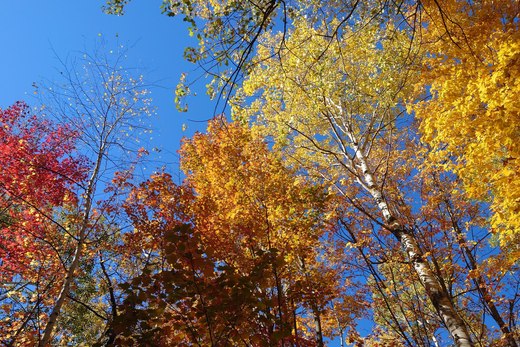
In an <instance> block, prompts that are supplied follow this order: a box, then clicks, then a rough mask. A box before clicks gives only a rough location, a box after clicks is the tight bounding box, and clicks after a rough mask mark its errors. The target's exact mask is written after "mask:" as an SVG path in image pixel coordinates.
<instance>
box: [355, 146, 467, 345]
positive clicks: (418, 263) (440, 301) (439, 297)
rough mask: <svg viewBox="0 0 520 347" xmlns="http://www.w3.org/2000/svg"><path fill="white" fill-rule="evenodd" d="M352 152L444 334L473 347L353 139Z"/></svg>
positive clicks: (449, 302)
mask: <svg viewBox="0 0 520 347" xmlns="http://www.w3.org/2000/svg"><path fill="white" fill-rule="evenodd" d="M351 139H352V142H353V144H352V148H353V149H354V151H355V152H356V159H357V160H356V161H357V163H356V164H357V166H358V168H359V169H360V171H361V175H360V176H361V178H362V179H363V181H364V186H365V187H366V189H367V190H368V192H369V193H370V194H371V195H372V197H373V198H374V200H375V202H376V204H377V206H378V208H379V209H380V210H381V213H382V214H383V219H384V221H385V223H386V224H387V226H386V227H387V228H388V230H389V231H390V232H391V233H392V234H393V235H394V236H395V237H396V238H397V240H398V241H399V242H400V243H401V245H402V246H403V247H404V250H405V252H406V254H407V256H408V258H409V259H410V261H411V262H412V265H413V267H414V269H415V272H416V273H417V275H418V276H419V278H420V280H421V283H422V284H423V285H424V288H425V290H426V293H427V295H428V297H429V299H430V301H431V302H432V304H433V307H435V309H436V311H437V313H438V314H439V316H440V317H441V319H442V321H443V322H444V324H445V325H446V327H447V328H448V331H449V333H450V335H451V337H452V339H453V341H454V342H455V346H457V347H473V342H472V341H471V338H470V335H469V331H468V328H467V326H466V324H465V322H464V321H463V320H462V318H461V317H460V316H459V314H458V312H457V310H456V309H455V307H454V305H453V303H452V301H451V297H450V295H449V293H448V292H447V291H446V289H445V288H444V287H443V286H442V285H441V283H440V282H439V281H438V279H437V278H436V277H435V275H434V274H433V272H432V270H431V269H430V267H429V266H428V263H427V262H426V260H425V259H424V256H423V254H422V252H421V250H420V248H419V245H418V244H417V242H416V240H415V239H414V237H413V235H412V233H411V231H410V230H407V229H406V228H405V227H404V226H403V225H401V224H400V223H399V222H398V221H397V219H396V218H395V217H394V216H393V215H392V213H391V212H390V209H389V207H388V205H387V203H386V201H385V200H384V199H383V194H382V192H381V190H380V188H379V186H378V185H377V184H376V181H375V178H374V176H373V175H372V172H371V171H370V169H369V167H368V165H367V161H366V158H365V156H364V154H363V153H362V149H360V148H359V147H358V146H357V141H355V139H354V138H353V137H351Z"/></svg>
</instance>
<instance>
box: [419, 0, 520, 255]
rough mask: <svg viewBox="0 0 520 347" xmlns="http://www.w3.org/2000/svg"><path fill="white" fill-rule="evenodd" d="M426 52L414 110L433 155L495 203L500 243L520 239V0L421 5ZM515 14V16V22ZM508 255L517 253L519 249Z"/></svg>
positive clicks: (469, 189) (471, 189) (469, 188)
mask: <svg viewBox="0 0 520 347" xmlns="http://www.w3.org/2000/svg"><path fill="white" fill-rule="evenodd" d="M424 6H425V13H427V14H428V16H426V23H425V29H424V30H423V33H422V34H423V41H424V45H425V49H426V51H427V57H426V59H425V61H424V66H423V75H422V76H423V78H422V79H421V87H422V88H423V89H422V91H424V90H425V89H426V88H428V87H429V88H430V90H429V91H430V93H431V98H429V99H428V100H426V101H423V102H420V103H417V104H415V105H413V106H412V107H411V109H413V110H414V111H415V112H416V114H417V116H418V117H419V118H420V120H421V131H422V133H423V140H424V141H426V142H427V143H428V144H429V145H431V146H432V147H433V148H434V153H433V154H432V155H431V159H433V162H434V163H436V164H441V165H444V167H445V168H446V169H448V170H452V171H453V172H455V173H457V175H458V176H459V177H460V178H461V179H462V181H463V183H464V187H465V189H466V190H467V193H468V195H469V196H470V197H471V198H474V199H479V200H488V201H490V202H491V209H492V211H493V216H492V217H491V225H492V228H493V230H494V231H495V232H497V233H499V237H500V240H501V244H502V245H507V244H513V245H514V244H518V242H519V241H520V180H519V179H518V177H519V175H520V159H519V157H520V114H519V112H520V33H519V32H518V20H517V18H516V17H515V16H516V15H517V14H518V9H519V5H518V2H517V1H509V0H501V1H493V2H490V1H485V2H470V1H468V2H455V1H446V2H442V3H441V4H440V5H439V4H438V3H437V2H434V1H427V2H425V3H424ZM515 18H516V19H515ZM511 256H512V257H513V258H518V256H520V253H519V250H518V248H516V251H515V250H514V249H513V250H512V254H511Z"/></svg>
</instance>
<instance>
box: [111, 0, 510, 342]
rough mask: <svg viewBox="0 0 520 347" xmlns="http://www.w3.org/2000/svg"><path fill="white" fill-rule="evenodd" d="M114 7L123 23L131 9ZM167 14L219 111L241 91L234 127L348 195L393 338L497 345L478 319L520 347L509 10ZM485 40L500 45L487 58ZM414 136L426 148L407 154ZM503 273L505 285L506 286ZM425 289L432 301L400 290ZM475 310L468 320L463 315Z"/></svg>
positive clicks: (277, 5) (216, 7)
mask: <svg viewBox="0 0 520 347" xmlns="http://www.w3.org/2000/svg"><path fill="white" fill-rule="evenodd" d="M111 3H112V4H115V5H116V8H117V9H118V10H121V9H122V7H123V6H124V5H125V4H126V3H127V1H122V2H120V1H113V2H111ZM118 6H119V7H118ZM164 10H165V12H166V13H167V14H169V15H177V14H182V15H184V16H185V18H186V19H187V20H188V21H189V22H190V23H192V30H194V32H195V33H197V35H198V36H197V37H198V39H199V42H200V46H199V47H198V48H195V49H194V48H189V49H188V50H187V58H188V59H189V60H192V61H195V62H199V63H200V64H202V65H203V66H205V67H207V66H208V65H204V63H205V62H208V61H209V62H210V65H211V64H213V65H211V66H210V68H209V69H208V70H209V73H210V74H213V76H215V78H216V80H217V82H218V83H220V84H217V88H220V89H218V91H220V92H221V93H223V95H224V96H226V97H229V96H230V95H231V94H230V88H231V89H232V88H235V87H236V83H237V82H238V81H240V77H241V76H245V77H246V80H245V81H244V83H243V85H242V88H241V90H240V91H239V92H238V93H237V96H236V99H235V100H234V102H235V103H236V104H237V105H235V106H234V107H235V108H234V112H235V117H236V118H237V119H240V120H243V121H244V122H252V123H253V126H256V127H257V129H261V130H260V131H262V132H263V133H264V134H267V135H268V136H272V138H273V139H274V140H275V148H277V149H283V150H284V151H285V160H287V162H288V163H290V164H291V165H292V167H293V168H294V169H295V170H299V171H300V172H307V173H308V174H309V175H310V176H311V177H314V178H316V179H317V181H319V182H320V183H323V182H325V183H326V184H329V185H330V186H331V187H332V188H331V189H332V190H336V191H337V192H338V194H339V195H340V196H343V205H340V207H339V208H338V210H339V212H340V224H341V225H342V226H343V228H344V229H345V230H342V231H340V232H339V233H343V234H342V235H343V236H344V238H345V239H346V240H347V244H351V245H353V249H354V250H355V251H356V252H357V254H358V255H359V257H360V260H361V261H362V262H364V264H365V266H366V269H367V271H369V273H370V274H371V276H373V277H374V279H373V280H372V279H370V281H372V282H371V283H369V284H370V285H371V287H372V288H373V289H375V290H376V291H377V293H376V294H377V295H380V296H381V297H382V298H383V297H384V298H385V299H386V303H387V310H386V312H385V313H384V314H386V315H387V317H383V318H385V319H386V321H387V324H388V326H389V327H390V328H391V329H394V330H395V331H394V332H393V333H392V334H394V333H395V334H396V335H397V336H399V338H400V339H405V340H406V338H408V337H409V338H410V339H411V340H409V342H408V344H409V345H414V344H421V345H422V344H425V343H430V342H431V343H437V340H436V339H437V338H436V337H435V330H436V327H438V326H442V325H445V326H447V327H448V330H449V331H450V334H451V336H452V337H453V339H454V340H455V342H456V344H457V345H472V344H473V343H472V342H471V340H472V339H473V340H475V341H476V342H475V343H483V344H489V343H495V344H496V343H499V342H498V340H497V339H495V337H490V340H489V341H486V342H482V341H483V339H484V338H483V337H482V336H484V335H488V336H489V335H490V334H489V331H491V330H492V329H491V327H490V326H488V324H487V322H486V320H485V318H484V319H477V318H476V317H477V316H478V313H477V312H480V314H481V315H483V316H485V315H486V314H487V313H489V314H490V315H491V317H492V318H493V320H495V322H496V323H497V324H498V326H499V328H500V330H501V333H502V335H503V340H504V341H507V342H506V343H507V344H509V345H511V346H515V345H516V341H515V337H514V334H515V329H516V326H515V324H514V321H515V318H514V317H515V315H514V314H513V313H512V312H513V311H514V307H515V305H516V302H517V300H516V294H517V292H516V291H515V289H514V288H515V280H514V279H513V278H514V277H515V274H517V271H518V268H517V266H516V265H515V262H516V259H517V258H518V257H517V253H518V252H517V247H516V244H517V243H516V242H514V240H516V236H515V235H516V234H517V231H516V229H517V225H516V220H517V219H518V218H516V217H517V216H516V215H517V213H518V209H517V208H516V206H517V205H518V204H517V201H516V200H518V196H517V191H518V189H516V184H515V183H516V181H515V180H514V178H513V177H514V174H515V173H516V172H517V171H518V165H517V157H518V156H517V152H518V150H517V148H516V147H515V145H514V144H515V143H516V142H518V141H515V140H516V139H517V137H518V134H517V133H518V131H517V130H518V129H517V126H516V123H515V120H516V118H518V112H517V111H518V110H517V108H518V107H517V103H515V101H516V99H518V98H516V99H515V98H514V95H516V94H515V93H517V89H518V88H516V84H515V79H514V78H512V76H514V72H515V71H516V70H517V69H515V67H516V65H518V64H516V65H515V62H516V59H517V57H516V56H517V51H518V49H517V45H516V44H515V39H516V36H517V32H518V25H517V24H518V23H517V19H518V18H517V13H518V11H517V6H516V5H515V4H514V3H513V2H511V1H503V2H498V3H496V2H495V3H492V4H491V3H489V4H480V3H478V4H475V3H473V2H457V3H455V2H442V3H441V2H438V1H431V2H430V1H426V2H414V1H410V2H382V3H378V2H360V1H353V2H333V1H327V2H307V1H290V2H278V1H269V2H208V1H202V0H201V1H188V2H182V3H181V2H175V1H168V2H165V3H164ZM231 23H233V24H235V25H230V24H231ZM228 28H229V29H228ZM279 29H281V30H280V32H279V33H277V31H278V30H279ZM490 36H491V37H493V38H494V41H493V42H492V43H490V44H487V41H488V38H489V37H490ZM516 41H517V40H516ZM228 64H229V65H228ZM226 66H230V69H229V70H226ZM221 68H223V69H224V72H222V70H220V69H221ZM421 68H422V71H421V70H420V69H421ZM208 70H205V71H208ZM419 72H423V74H424V75H425V76H426V78H424V79H422V78H418V77H417V76H418V73H419ZM414 86H415V87H416V89H418V90H419V92H425V91H432V92H433V93H432V96H431V98H430V99H426V100H421V99H420V98H422V97H423V95H419V96H418V92H417V90H416V91H415V92H414V91H413V87H414ZM179 90H180V91H181V92H185V91H186V88H182V87H181V88H180V89H179ZM213 93H214V90H212V89H211V88H210V94H213ZM405 100H406V101H408V102H407V103H406V102H405ZM421 101H422V102H421ZM406 105H408V107H409V110H410V111H414V112H417V115H419V118H418V119H414V114H413V113H411V114H407V113H406V110H405V106H406ZM439 113H442V116H441V115H439ZM414 121H420V125H419V129H420V131H418V130H417V129H416V128H415V124H414ZM459 123H460V124H459ZM453 124H458V125H459V126H457V127H456V128H455V129H454V127H453V126H452V125H453ZM497 124H498V125H500V126H499V130H498V131H496V130H495V126H496V125H497ZM421 136H422V138H423V140H424V141H425V142H426V144H421V143H419V142H418V141H416V140H415V139H414V138H419V137H421ZM443 156H444V157H443ZM445 156H447V158H445ZM480 163H483V164H484V165H480ZM453 173H455V174H456V176H454V175H453ZM476 177H479V178H480V177H483V179H482V180H479V179H475V178H476ZM459 180H461V182H462V184H461V182H460V181H459ZM423 187H428V189H423ZM429 189H432V190H429ZM437 190H438V191H437ZM423 193H424V194H423ZM419 196H420V197H421V198H419ZM488 196H489V197H490V198H489V199H492V204H491V209H492V211H493V212H494V213H493V216H492V217H491V230H492V231H493V232H494V233H495V234H496V235H497V237H496V238H498V239H501V240H502V248H501V249H499V248H497V247H496V243H494V240H493V238H491V237H490V233H489V232H488V230H489V226H488V225H487V224H486V210H487V209H486V207H485V206H483V205H479V204H478V203H476V202H474V201H471V199H475V198H478V199H488ZM340 201H341V200H340ZM418 206H421V209H422V210H421V212H420V213H418V212H417V209H418V208H419V207H418ZM465 209H467V210H465ZM353 210H357V212H358V213H357V215H356V214H355V213H354V212H353ZM360 216H365V217H366V218H364V219H363V218H361V217H360ZM417 219H419V220H420V221H421V222H420V223H419V222H416V220H417ZM367 230H368V232H367ZM364 232H367V233H368V234H369V235H371V237H366V236H363V233H364ZM339 233H338V235H339ZM388 234H390V235H393V236H394V240H393V242H392V241H391V238H389V237H388V236H389V235H388ZM511 240H513V242H511V243H508V242H509V241H511ZM358 242H361V243H358ZM364 243H366V244H367V245H369V246H368V247H367V248H365V245H364ZM399 245H404V252H398V249H399ZM386 253H389V254H386ZM389 259H390V260H389ZM387 261H390V262H391V263H392V264H386V262H387ZM403 262H404V263H407V264H412V265H413V268H414V271H415V272H416V275H417V276H416V277H415V278H412V281H411V282H406V280H407V279H406V278H403V277H400V276H395V274H396V273H397V272H396V271H395V267H396V266H398V264H400V263H403ZM378 263H381V264H380V265H381V266H374V265H375V264H378ZM383 263H384V264H383ZM497 264H501V265H499V266H497ZM497 271H498V274H499V275H498V277H500V276H502V275H503V276H504V278H508V279H507V280H505V282H501V280H498V278H497V277H495V276H494V274H495V273H497ZM484 274H485V275H484ZM483 275H484V276H483ZM412 277H413V276H412ZM511 279H512V280H511ZM510 280H511V281H512V282H508V281H510ZM494 281H497V282H499V283H507V284H505V285H504V287H505V288H506V289H505V290H502V289H503V287H502V289H501V288H500V286H496V287H495V288H493V285H492V284H493V282H494ZM372 283H373V284H374V285H373V286H372ZM417 283H420V285H419V287H421V286H422V287H425V288H422V289H421V288H418V289H415V288H414V289H413V290H405V289H408V288H409V287H410V285H414V284H417ZM385 289H388V291H389V293H387V294H385V293H386V290H385ZM473 293H475V294H476V295H473ZM421 295H425V296H427V297H429V299H430V302H431V303H432V307H430V308H427V309H426V310H422V309H421V310H422V311H421V312H418V311H417V310H410V309H409V307H410V305H409V304H413V299H411V298H413V297H415V298H419V297H421ZM506 297H508V298H509V299H506ZM404 298H406V300H404ZM415 300H417V299H415ZM468 300H469V301H471V302H473V303H475V306H474V307H472V308H471V309H466V310H461V307H462V305H464V306H465V307H467V303H468ZM507 300H510V301H509V302H510V303H511V305H510V307H509V308H508V307H507V305H504V303H505V302H506V301H507ZM496 303H500V304H498V305H495V304H496ZM395 310H401V312H408V313H407V314H412V313H413V314H416V315H417V316H416V318H417V319H416V321H418V322H421V324H423V325H427V324H429V325H430V327H425V328H424V329H423V328H421V327H413V326H411V325H410V324H409V322H405V321H406V318H407V317H405V316H406V315H404V314H403V315H400V316H399V315H395V314H393V313H395V312H391V311H395ZM430 311H431V312H435V315H434V317H437V319H438V320H439V322H440V323H439V322H435V321H433V320H432V319H431V317H428V315H429V313H428V312H430ZM425 312H426V315H425ZM508 314H509V317H510V318H509V322H510V323H509V326H507V324H506V323H505V322H506V321H507V319H505V318H504V317H506V316H507V315H508ZM388 317H390V318H388ZM403 317H404V318H403ZM387 318H388V319H387ZM403 323H404V328H403ZM479 323H480V326H481V328H476V327H477V326H478V325H479ZM488 328H489V329H488ZM479 329H480V333H479V332H478V331H479ZM423 333H424V334H426V335H425V336H428V338H427V339H426V340H425V339H424V338H423V337H421V336H420V334H423ZM395 334H394V335H395ZM432 341H433V342H432ZM490 341H492V342H490Z"/></svg>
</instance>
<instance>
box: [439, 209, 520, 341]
mask: <svg viewBox="0 0 520 347" xmlns="http://www.w3.org/2000/svg"><path fill="white" fill-rule="evenodd" d="M445 204H446V208H447V210H448V214H449V216H450V220H451V223H452V226H453V229H454V231H455V233H456V234H457V235H456V237H457V243H458V244H459V247H460V249H461V250H462V252H463V254H464V256H465V257H466V263H467V266H468V267H469V269H470V270H477V271H478V265H477V260H476V259H475V257H474V256H473V254H472V253H471V251H470V249H469V248H468V247H467V246H466V244H465V241H466V240H465V238H464V233H463V232H462V230H461V229H460V227H459V224H458V223H457V220H456V218H455V215H454V213H453V210H452V207H451V205H450V203H449V201H445ZM473 283H474V284H475V286H476V287H477V290H478V292H479V294H480V297H481V300H482V302H483V304H484V305H485V306H486V307H487V309H488V311H489V313H490V315H491V317H492V318H493V319H494V320H495V322H496V323H497V324H498V326H499V327H500V331H502V334H503V335H504V337H505V339H506V340H507V343H508V345H509V346H510V347H518V344H517V343H516V340H515V338H514V337H513V335H512V334H511V331H510V330H509V327H508V326H507V324H506V323H505V322H504V320H503V319H502V316H501V315H500V312H499V311H498V309H497V307H496V306H495V303H494V302H493V300H492V297H491V294H490V293H489V291H488V289H487V283H486V281H485V280H484V277H483V276H482V275H481V274H480V273H478V272H477V276H476V277H475V278H474V279H473Z"/></svg>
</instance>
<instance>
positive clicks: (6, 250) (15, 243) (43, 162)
mask: <svg viewBox="0 0 520 347" xmlns="http://www.w3.org/2000/svg"><path fill="white" fill-rule="evenodd" d="M0 122H1V129H0V136H1V138H2V140H1V142H0V162H1V163H2V167H3V169H2V173H0V189H1V194H2V195H1V196H2V198H1V200H0V201H1V209H2V216H3V218H2V224H1V235H0V240H1V243H0V245H1V246H0V259H1V266H0V276H1V281H2V283H3V285H2V295H1V302H2V310H3V312H4V313H3V314H2V315H1V317H2V319H1V323H0V324H1V325H0V329H1V331H2V335H3V337H2V342H3V343H4V344H6V345H15V344H16V345H33V344H34V343H37V339H38V327H39V326H40V324H43V322H44V319H42V314H44V313H43V312H42V311H43V310H44V306H45V305H47V304H48V302H49V301H50V300H52V298H53V296H54V295H57V293H56V290H55V288H54V287H53V283H54V282H55V281H56V279H57V278H60V277H62V276H63V274H64V269H63V266H64V263H65V262H66V261H67V260H66V257H67V252H68V250H69V243H70V239H69V240H68V235H67V229H66V228H65V227H64V226H63V225H62V224H60V223H58V222H57V220H56V217H57V214H59V213H60V212H63V211H67V210H68V209H70V207H71V206H74V205H76V204H77V197H76V195H75V188H76V186H77V185H81V184H82V183H83V182H84V180H85V177H86V174H87V170H88V166H87V163H86V162H85V160H84V159H83V158H82V157H80V156H78V155H77V154H76V141H75V139H76V138H77V132H76V131H75V130H74V129H72V128H71V127H69V126H67V125H56V124H53V123H52V122H51V121H49V120H48V119H40V118H38V117H36V116H35V115H32V114H31V110H30V109H29V107H28V106H27V105H26V104H24V103H23V102H18V103H16V104H14V105H13V106H11V107H9V108H7V109H6V110H0Z"/></svg>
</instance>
